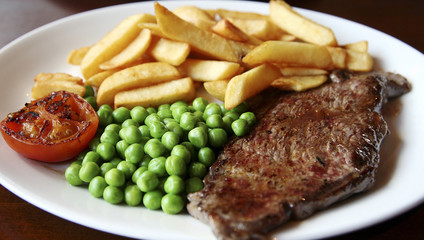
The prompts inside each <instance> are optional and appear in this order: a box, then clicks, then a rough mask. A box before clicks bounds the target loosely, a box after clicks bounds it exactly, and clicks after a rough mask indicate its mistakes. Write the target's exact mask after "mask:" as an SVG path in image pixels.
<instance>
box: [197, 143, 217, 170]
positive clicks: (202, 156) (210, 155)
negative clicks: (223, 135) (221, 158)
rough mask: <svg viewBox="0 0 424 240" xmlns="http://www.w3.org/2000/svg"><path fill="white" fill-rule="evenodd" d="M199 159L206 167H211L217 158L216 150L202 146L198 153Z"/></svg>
mask: <svg viewBox="0 0 424 240" xmlns="http://www.w3.org/2000/svg"><path fill="white" fill-rule="evenodd" d="M197 159H198V160H199V162H201V163H203V164H205V166H206V167H210V166H211V165H212V164H213V163H214V162H215V160H216V156H215V152H214V151H213V150H212V149H211V148H210V147H204V148H201V149H199V152H198V153H197Z"/></svg>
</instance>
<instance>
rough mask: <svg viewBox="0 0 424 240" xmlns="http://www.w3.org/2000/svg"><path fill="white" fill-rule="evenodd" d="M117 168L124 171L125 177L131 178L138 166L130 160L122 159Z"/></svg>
mask: <svg viewBox="0 0 424 240" xmlns="http://www.w3.org/2000/svg"><path fill="white" fill-rule="evenodd" d="M116 169H118V170H119V171H121V172H123V173H124V175H125V179H130V178H131V177H132V175H133V174H134V172H135V170H136V166H135V165H134V164H132V163H130V162H128V161H121V162H120V163H119V164H118V166H116Z"/></svg>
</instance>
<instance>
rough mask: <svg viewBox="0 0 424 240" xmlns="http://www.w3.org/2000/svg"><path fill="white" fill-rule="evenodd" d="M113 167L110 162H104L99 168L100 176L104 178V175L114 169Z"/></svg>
mask: <svg viewBox="0 0 424 240" xmlns="http://www.w3.org/2000/svg"><path fill="white" fill-rule="evenodd" d="M114 167H115V166H114V165H113V164H112V163H111V162H105V163H103V164H102V165H101V166H100V175H102V176H103V177H104V176H105V174H106V173H107V172H108V171H109V170H110V169H112V168H114Z"/></svg>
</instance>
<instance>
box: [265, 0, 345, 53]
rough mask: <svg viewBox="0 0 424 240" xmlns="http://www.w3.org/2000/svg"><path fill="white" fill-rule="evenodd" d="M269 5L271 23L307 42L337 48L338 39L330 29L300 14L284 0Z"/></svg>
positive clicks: (274, 0) (272, 1) (272, 0)
mask: <svg viewBox="0 0 424 240" xmlns="http://www.w3.org/2000/svg"><path fill="white" fill-rule="evenodd" d="M269 4H270V13H269V15H270V18H271V21H272V22H274V23H275V24H276V25H277V26H279V27H280V28H281V29H283V30H284V31H286V32H288V33H290V34H292V35H294V36H296V37H297V38H300V39H302V40H303V41H306V42H310V43H314V44H317V45H321V46H337V40H336V37H335V35H334V33H333V31H332V30H331V29H330V28H327V27H324V26H322V25H320V24H318V23H316V22H313V21H312V20H310V19H308V18H306V17H304V16H302V15H300V14H298V13H297V12H296V11H294V10H293V9H292V8H291V7H290V5H288V4H287V3H286V2H284V1H283V0H271V1H270V3H269Z"/></svg>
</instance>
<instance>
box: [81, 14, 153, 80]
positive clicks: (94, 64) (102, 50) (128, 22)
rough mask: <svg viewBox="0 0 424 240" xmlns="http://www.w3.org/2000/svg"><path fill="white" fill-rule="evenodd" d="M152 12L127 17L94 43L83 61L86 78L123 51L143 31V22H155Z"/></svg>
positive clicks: (82, 69)
mask: <svg viewBox="0 0 424 240" xmlns="http://www.w3.org/2000/svg"><path fill="white" fill-rule="evenodd" d="M155 21H156V18H155V16H153V15H151V14H137V15H132V16H129V17H127V18H125V19H124V20H123V21H122V22H121V23H120V24H118V25H117V26H116V27H115V28H114V29H112V30H111V31H110V32H109V33H108V34H106V35H105V36H104V37H103V38H102V39H100V41H98V42H97V43H96V44H94V45H93V46H92V47H91V48H90V50H88V52H87V54H86V55H85V56H84V58H83V60H82V62H81V72H82V74H83V76H84V78H85V79H87V78H89V77H91V76H93V75H94V74H96V73H98V72H101V71H102V70H101V69H100V68H99V65H100V64H101V63H103V62H105V61H108V60H109V59H111V58H112V57H113V56H115V55H116V54H118V53H119V52H121V51H122V50H123V49H124V48H125V47H126V46H127V45H128V44H129V43H130V42H131V41H132V40H133V39H134V38H135V37H136V36H137V35H138V34H139V33H140V31H141V29H140V28H139V27H138V24H139V23H141V22H155Z"/></svg>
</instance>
